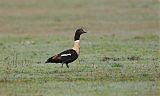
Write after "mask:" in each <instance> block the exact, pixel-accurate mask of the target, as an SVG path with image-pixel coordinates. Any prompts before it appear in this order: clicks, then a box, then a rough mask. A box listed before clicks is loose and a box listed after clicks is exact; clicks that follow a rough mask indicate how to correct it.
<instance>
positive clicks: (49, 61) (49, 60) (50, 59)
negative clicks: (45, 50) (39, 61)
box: [45, 57, 53, 63]
mask: <svg viewBox="0 0 160 96" xmlns="http://www.w3.org/2000/svg"><path fill="white" fill-rule="evenodd" d="M52 58H53V57H51V58H49V59H48V60H47V61H46V62H45V63H51V62H52V61H53V60H52Z"/></svg>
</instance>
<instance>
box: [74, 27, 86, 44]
mask: <svg viewBox="0 0 160 96" xmlns="http://www.w3.org/2000/svg"><path fill="white" fill-rule="evenodd" d="M84 33H87V32H85V31H84V30H83V29H82V28H79V29H77V30H76V33H75V36H74V41H76V40H79V39H80V36H81V35H82V34H84Z"/></svg>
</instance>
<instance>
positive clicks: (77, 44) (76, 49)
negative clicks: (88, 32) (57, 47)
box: [72, 40, 80, 54]
mask: <svg viewBox="0 0 160 96" xmlns="http://www.w3.org/2000/svg"><path fill="white" fill-rule="evenodd" d="M72 49H73V50H75V51H76V52H77V54H79V53H80V40H75V41H74V45H73V48H72Z"/></svg>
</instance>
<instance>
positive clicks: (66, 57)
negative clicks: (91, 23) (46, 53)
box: [45, 28, 87, 68]
mask: <svg viewBox="0 0 160 96" xmlns="http://www.w3.org/2000/svg"><path fill="white" fill-rule="evenodd" d="M84 33H87V32H86V31H84V30H83V29H82V28H79V29H77V30H76V32H75V35H74V44H73V47H72V48H70V49H68V50H65V51H63V52H61V53H59V54H56V55H54V56H52V57H50V58H49V59H47V61H46V62H45V63H61V64H62V66H61V67H63V64H66V67H67V68H69V65H68V64H69V63H71V62H73V61H75V60H76V59H77V58H78V56H79V55H80V36H81V35H82V34H84Z"/></svg>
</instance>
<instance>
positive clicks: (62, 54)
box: [61, 54, 71, 56]
mask: <svg viewBox="0 0 160 96" xmlns="http://www.w3.org/2000/svg"><path fill="white" fill-rule="evenodd" d="M61 56H71V54H62V55H61Z"/></svg>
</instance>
